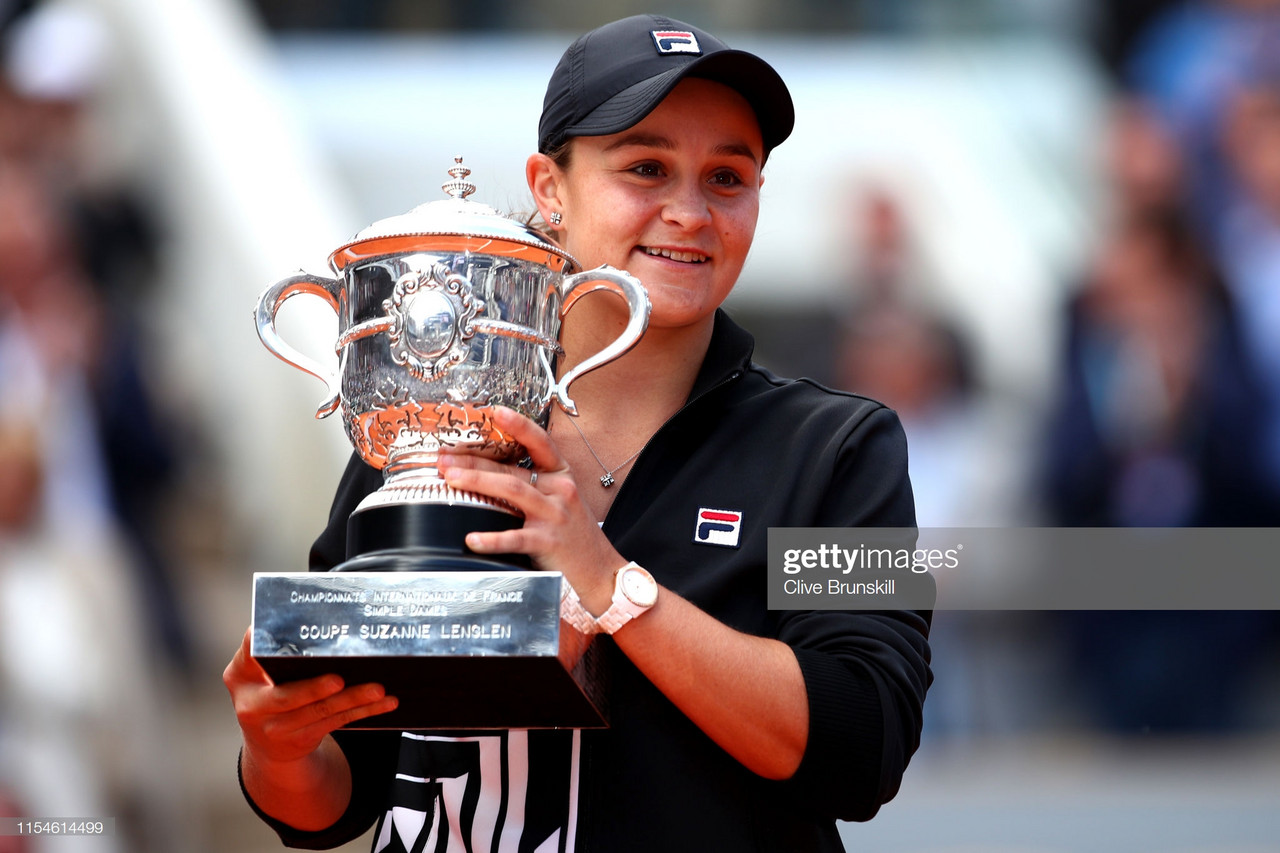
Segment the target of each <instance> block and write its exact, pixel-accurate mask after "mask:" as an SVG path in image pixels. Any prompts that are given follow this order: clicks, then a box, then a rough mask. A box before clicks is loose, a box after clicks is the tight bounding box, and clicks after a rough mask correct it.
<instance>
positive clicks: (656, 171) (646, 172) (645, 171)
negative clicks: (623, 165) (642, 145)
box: [631, 163, 662, 178]
mask: <svg viewBox="0 0 1280 853" xmlns="http://www.w3.org/2000/svg"><path fill="white" fill-rule="evenodd" d="M631 171H633V172H635V173H636V174H637V175H640V176H642V177H645V178H656V177H658V176H660V175H661V174H662V167H661V166H659V165H658V164H657V163H641V164H640V165H638V166H635V167H633V168H632V169H631Z"/></svg>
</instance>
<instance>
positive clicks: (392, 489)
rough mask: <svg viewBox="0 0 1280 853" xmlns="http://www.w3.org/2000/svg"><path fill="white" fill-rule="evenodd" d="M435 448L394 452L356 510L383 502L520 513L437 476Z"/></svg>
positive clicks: (508, 513) (438, 473)
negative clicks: (379, 480) (380, 478)
mask: <svg viewBox="0 0 1280 853" xmlns="http://www.w3.org/2000/svg"><path fill="white" fill-rule="evenodd" d="M436 459H437V453H436V451H435V450H422V449H414V450H408V451H403V452H400V453H394V454H393V455H392V456H391V458H390V459H389V460H388V462H387V465H386V467H384V468H383V469H382V474H383V477H384V481H383V484H382V486H381V487H380V488H378V489H377V490H376V491H374V492H371V493H370V494H368V495H366V496H365V498H364V500H362V501H361V502H360V505H359V506H357V507H356V510H355V511H356V512H360V511H361V510H366V509H373V508H374V507H383V506H401V505H405V504H443V505H445V506H473V507H479V508H483V509H488V510H497V511H498V512H503V513H506V514H507V515H514V516H516V517H517V518H519V517H521V515H520V512H519V510H517V509H516V508H515V507H513V506H511V505H510V504H509V503H507V502H506V501H502V500H498V499H497V498H491V497H488V496H487V495H478V494H475V493H474V492H466V491H463V490H461V489H455V488H453V487H452V486H450V485H449V484H448V483H446V482H445V481H444V480H443V479H442V478H441V477H440V471H439V469H438V468H437V467H436Z"/></svg>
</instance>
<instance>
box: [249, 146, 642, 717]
mask: <svg viewBox="0 0 1280 853" xmlns="http://www.w3.org/2000/svg"><path fill="white" fill-rule="evenodd" d="M469 174H470V170H469V169H467V168H465V167H464V166H463V165H462V158H461V157H458V158H455V162H454V166H453V167H452V168H451V169H449V175H450V180H449V181H447V182H445V183H444V185H443V189H444V191H445V193H446V195H447V198H445V199H441V200H438V201H433V202H428V203H426V204H423V205H420V206H418V207H416V208H414V209H413V210H411V211H409V212H408V213H405V214H402V215H399V216H394V217H391V218H389V219H383V220H379V221H378V222H375V223H373V224H372V225H370V226H368V227H367V228H365V229H363V230H362V231H360V232H359V233H358V234H356V235H355V237H354V238H352V239H351V240H350V241H348V242H347V243H345V244H343V245H342V246H340V247H339V248H337V249H336V250H335V251H334V252H333V253H332V254H331V255H330V257H329V265H330V267H331V268H332V270H333V272H334V277H332V278H329V277H322V276H315V275H310V274H308V273H299V274H297V275H293V276H290V277H288V278H285V279H282V280H281V281H278V282H276V283H275V284H273V285H271V286H270V287H268V288H267V289H266V290H265V291H264V292H263V293H262V295H261V296H260V297H259V299H258V303H257V308H256V312H255V320H256V324H257V329H258V335H259V337H260V338H261V340H262V343H263V344H264V345H265V346H266V348H267V349H268V350H270V351H271V352H272V353H274V354H275V355H276V356H278V357H279V358H281V359H282V360H284V361H285V362H287V363H288V364H290V365H292V366H293V367H295V368H297V369H299V370H302V371H304V372H306V373H310V374H312V375H314V376H316V377H318V378H319V379H321V380H322V381H323V382H324V383H325V385H326V388H327V394H326V397H325V398H324V400H322V401H321V403H320V405H319V407H318V408H317V410H316V416H317V417H318V418H323V417H327V416H329V415H331V414H333V413H334V412H336V411H338V410H339V409H340V410H341V412H342V419H343V425H344V427H345V430H346V433H347V436H348V438H349V439H350V441H351V444H352V446H353V447H354V448H355V450H356V452H357V453H358V454H359V455H360V457H361V458H362V459H363V460H364V461H365V462H366V463H368V464H369V465H370V466H372V467H374V468H376V469H379V470H381V471H382V472H383V484H382V486H381V487H380V488H379V489H377V490H376V491H374V492H372V493H371V494H369V495H368V496H367V497H366V498H364V500H363V501H361V503H360V505H359V506H358V507H357V508H356V510H355V511H354V512H353V513H352V515H351V518H350V519H349V521H348V528H347V529H348V545H347V560H346V561H345V562H344V563H342V564H341V565H339V566H337V567H336V568H335V569H334V570H333V572H336V573H339V574H346V575H349V576H350V577H349V578H348V581H350V582H351V583H355V584H356V586H355V587H351V586H350V585H349V584H348V583H347V581H344V586H343V587H342V589H343V592H342V594H341V595H339V594H336V593H334V592H333V589H334V587H333V584H334V583H335V582H336V580H335V579H334V578H332V577H331V578H329V579H327V580H326V579H324V576H323V574H321V575H319V576H312V575H306V574H304V575H290V574H288V573H272V574H270V575H269V576H268V575H266V574H262V575H258V576H255V605H254V634H253V636H254V639H253V653H254V657H255V658H257V659H259V661H260V662H261V663H263V665H264V667H266V668H267V671H268V673H271V674H272V675H273V677H276V673H280V677H288V678H292V677H304V676H306V675H309V674H320V673H321V672H330V671H336V672H338V673H339V674H344V673H346V672H351V673H352V674H354V675H357V677H358V676H359V675H360V674H367V673H369V672H371V671H378V672H383V671H384V670H385V669H387V668H386V667H384V666H381V665H380V664H384V663H385V661H382V660H381V659H382V658H386V657H390V658H396V659H398V660H401V661H402V662H404V661H416V662H418V663H420V664H421V665H415V666H406V667H401V668H402V669H404V670H406V671H410V672H414V673H416V675H415V676H414V677H417V678H421V677H428V678H435V679H436V680H437V686H439V684H440V681H439V679H440V678H442V677H445V676H446V675H447V678H448V680H449V683H450V684H451V685H452V684H456V683H458V677H457V673H459V672H463V673H465V672H468V671H476V672H478V671H481V670H482V669H483V666H489V667H492V666H493V665H494V664H495V661H494V660H488V661H487V662H486V663H485V664H484V665H483V666H482V664H481V663H479V662H478V661H477V660H476V659H479V658H502V659H504V668H502V669H500V670H492V669H490V670H488V671H500V672H502V673H504V675H503V678H504V679H506V678H509V677H510V672H511V671H512V668H513V667H514V668H515V669H517V670H518V669H521V668H524V669H527V670H529V671H530V672H533V671H534V670H536V667H533V666H526V665H525V664H523V663H520V662H519V661H518V660H515V659H531V658H536V657H542V658H547V657H550V658H551V659H552V660H554V661H556V662H557V664H558V666H559V667H560V668H561V669H563V670H565V671H571V670H572V671H577V670H581V669H582V668H583V665H584V663H585V658H584V655H583V654H582V652H583V644H582V643H580V642H577V641H570V640H571V638H570V640H566V639H565V638H563V637H561V636H560V633H561V632H566V631H567V632H572V628H569V627H568V626H567V625H561V624H558V622H559V618H558V606H557V607H555V608H553V609H555V612H554V613H550V611H548V610H547V608H546V607H534V606H533V605H532V603H531V602H534V601H538V602H546V601H547V600H551V601H552V602H553V604H557V605H558V602H559V600H560V596H561V592H562V591H563V578H562V577H561V576H560V575H559V574H558V573H550V572H530V571H519V570H521V569H526V568H527V567H528V561H527V559H525V558H523V557H521V556H519V555H507V556H498V557H493V556H481V555H477V554H474V553H472V552H470V551H469V550H468V549H467V548H466V546H465V544H464V538H465V536H466V534H467V532H469V531H471V530H501V529H509V528H512V527H518V526H519V525H520V524H521V523H522V522H523V519H522V518H521V517H520V514H519V511H518V510H516V509H515V508H514V507H511V506H509V505H507V504H506V503H505V502H503V501H500V500H496V499H494V498H491V497H488V496H485V495H479V494H472V493H469V492H464V491H460V490H458V489H454V488H451V487H450V486H448V485H447V484H446V483H445V482H444V481H443V480H442V479H441V478H440V476H439V472H438V470H437V468H436V460H437V455H438V453H439V451H440V450H441V448H446V447H448V448H462V449H465V450H466V451H467V452H472V453H477V454H481V455H485V456H489V457H491V458H494V459H502V460H511V459H518V458H520V457H521V456H523V454H524V451H523V449H522V448H521V447H520V446H519V445H518V444H517V443H516V442H515V441H513V440H512V439H511V438H510V437H509V436H507V435H505V434H503V432H502V431H501V430H499V429H497V428H496V427H495V426H494V424H493V421H492V417H491V413H492V410H493V407H494V406H507V407H509V408H512V409H515V410H516V411H518V412H520V413H522V414H524V415H526V416H527V417H530V418H532V419H534V420H536V421H538V422H539V423H542V424H544V425H545V423H546V418H547V415H548V414H549V411H550V406H551V405H552V403H553V402H554V403H556V404H558V405H560V406H561V407H562V408H563V409H564V410H565V411H566V412H567V413H569V414H570V415H576V414H577V409H576V407H575V406H574V403H573V400H572V398H571V397H570V394H569V388H570V385H571V384H572V383H573V382H574V381H575V380H576V379H577V378H578V377H580V376H582V375H583V374H585V373H587V372H589V371H591V370H594V369H595V368H597V367H600V366H601V365H604V364H607V363H609V362H610V361H613V360H614V359H616V358H618V357H619V356H621V355H623V354H624V353H626V352H627V351H628V350H629V349H630V348H631V347H633V346H634V345H635V344H636V343H637V342H638V341H639V340H640V338H641V336H642V335H643V334H644V332H645V329H646V327H647V324H648V318H649V298H648V294H647V292H646V291H645V289H644V287H643V286H642V285H641V283H640V282H639V281H638V280H637V279H636V278H634V277H633V276H631V275H629V274H628V273H626V272H623V271H620V270H615V269H613V268H610V267H607V266H604V267H600V268H598V269H594V270H587V271H583V270H582V269H581V266H580V265H579V264H578V262H577V261H576V260H574V258H572V257H571V256H570V255H569V254H568V253H566V252H565V251H564V249H562V248H561V247H560V246H558V245H557V244H555V243H554V242H552V241H551V240H549V239H548V238H547V237H546V236H544V235H543V234H542V233H540V232H539V231H537V230H536V229H534V228H533V227H531V226H529V225H527V224H525V223H522V222H519V221H517V220H514V219H511V218H508V217H506V216H503V215H501V214H499V213H498V212H497V211H495V210H494V209H493V208H491V207H489V206H487V205H484V204H480V203H477V202H473V201H470V200H469V199H468V196H470V195H471V194H472V193H473V192H474V191H475V186H474V184H471V183H469V182H468V181H467V180H466V178H467V176H468V175H469ZM600 291H605V292H610V293H613V294H615V295H616V296H618V297H620V298H621V299H622V300H624V301H625V303H626V304H627V307H628V311H629V319H628V323H627V325H626V327H625V328H624V330H623V331H622V333H621V334H620V335H619V336H618V337H617V338H616V339H615V340H613V341H612V342H611V343H610V344H608V345H607V346H606V347H605V348H604V349H602V350H600V351H599V352H597V353H595V354H593V355H591V356H590V357H588V358H586V359H584V360H583V361H581V362H580V363H578V364H576V365H574V366H573V367H572V368H571V369H569V370H567V371H565V372H564V373H563V375H561V376H559V377H557V374H556V360H557V357H558V356H560V355H561V354H562V350H561V348H560V345H559V341H558V338H559V332H560V325H561V322H562V320H563V318H564V316H565V315H566V314H567V312H568V311H569V310H570V309H571V308H572V307H573V305H575V304H576V303H577V300H579V299H581V298H582V297H583V296H585V295H587V294H589V293H595V292H600ZM299 295H311V296H316V297H319V298H321V299H323V300H325V302H326V303H328V304H329V305H330V306H331V307H332V308H333V310H334V312H335V313H336V314H337V317H338V333H337V339H336V341H335V350H336V352H337V355H338V367H337V371H336V372H335V371H332V370H330V369H329V368H327V367H325V366H324V365H321V364H319V363H318V362H316V361H314V360H312V359H310V358H308V357H307V356H305V355H303V354H302V353H300V352H298V351H297V350H295V349H294V348H293V347H291V346H290V345H289V344H288V343H287V342H285V341H284V340H283V339H282V338H281V336H280V335H279V334H278V332H277V330H276V315H277V313H278V312H279V310H280V308H281V306H282V305H283V304H284V303H285V302H286V301H288V300H289V299H291V298H293V297H295V296H299ZM387 572H397V573H400V572H408V573H412V574H413V577H412V578H408V579H406V578H400V579H397V580H395V581H394V582H393V581H392V580H391V579H390V578H388V577H387V576H386V574H385V573H387ZM449 573H454V574H455V576H454V577H446V576H445V575H447V574H449ZM458 575H460V576H458ZM282 576H283V579H282ZM326 584H327V585H326ZM406 584H408V585H409V586H408V587H406V586H405V585H406ZM494 584H498V587H494V586H493V585H494ZM552 584H554V585H555V586H554V588H553V587H552V586H551V585H552ZM495 588H500V590H501V591H500V593H494V592H493V589H495ZM390 601H399V602H400V603H404V602H406V601H409V602H412V601H430V602H434V604H435V605H436V606H433V607H425V608H417V609H415V608H412V607H410V608H408V609H407V610H404V608H402V610H404V621H403V622H402V623H397V624H399V625H400V627H399V628H398V629H397V630H396V631H395V632H394V633H395V635H396V636H395V637H394V638H389V637H387V636H386V630H385V628H384V627H382V626H385V625H386V624H387V622H386V619H387V617H388V613H389V612H390V611H389V610H388V608H387V607H379V606H376V605H382V604H386V603H387V602H390ZM318 604H319V605H323V607H322V608H321V610H320V611H317V609H316V605H318ZM303 605H305V606H303ZM526 605H527V606H526ZM451 607H452V614H451V612H450V608H451ZM535 611H536V612H537V613H538V614H542V615H536V616H535V615H533V614H534V612H535ZM463 613H465V619H464V621H463V622H458V621H457V620H458V619H460V618H464V617H463V616H461V615H460V614H463ZM548 613H550V615H546V614H548ZM371 618H372V619H375V620H381V621H375V622H370V621H369V619H371ZM433 620H434V621H433ZM552 622H555V623H557V624H551V623H552ZM460 625H461V626H462V627H461V628H460V627H459V626H460ZM526 629H527V636H525V637H524V639H522V635H521V634H520V632H521V631H525V630H526ZM433 631H434V633H433ZM459 632H462V633H464V634H466V637H465V638H464V639H466V640H468V642H466V643H465V644H459V643H457V642H454V641H456V640H458V639H459V636H458V633H459ZM386 639H395V640H396V642H394V643H392V642H380V640H386ZM476 639H479V640H480V641H481V642H472V640H476ZM490 640H492V641H493V642H488V641H490ZM535 647H536V649H537V651H535ZM586 657H589V655H588V656H586ZM304 659H306V660H304ZM432 661H434V664H432V663H431V662H432ZM468 661H471V663H468ZM513 661H515V662H513ZM446 662H447V663H446ZM326 666H327V667H328V668H327V669H326V668H325V667H326ZM273 667H274V668H275V672H273ZM424 667H425V668H424ZM469 668H470V669H469ZM392 670H394V668H392V669H391V670H388V671H392ZM579 676H581V677H579ZM574 678H575V680H576V681H578V682H582V680H583V678H585V676H584V675H583V674H582V673H578V675H576V676H574ZM541 679H542V676H540V675H534V676H532V677H530V678H528V679H526V681H527V682H528V684H527V690H522V691H519V692H524V693H528V692H534V693H537V692H539V691H538V689H537V684H538V683H539V682H540V681H541ZM465 680H466V679H463V681H465ZM549 680H550V681H557V680H560V679H558V678H552V679H549ZM421 683H422V682H420V681H418V682H414V681H412V680H405V681H404V684H403V686H404V688H405V690H410V691H412V690H413V689H415V687H414V685H415V684H421ZM396 686H397V685H395V684H388V685H387V687H388V690H389V691H393V692H395V690H394V689H395V688H396ZM588 687H589V685H586V684H584V683H578V685H577V688H578V690H579V692H581V693H584V694H585V693H588V692H590V691H589V690H588ZM405 690H400V691H398V695H400V696H401V707H400V709H399V711H398V712H397V714H396V715H395V716H396V720H395V724H396V725H395V727H406V721H407V722H408V723H409V724H412V725H414V726H419V727H430V728H434V727H437V726H438V725H448V726H450V727H468V726H467V719H468V717H467V713H468V709H467V708H466V707H465V706H467V705H468V704H469V703H467V702H466V700H465V696H466V695H467V694H468V691H467V690H458V691H455V692H457V693H458V695H459V696H460V697H462V698H459V699H457V700H456V701H455V702H453V703H452V704H453V705H454V706H455V707H454V709H453V710H452V711H451V712H450V714H449V717H448V720H447V721H445V722H443V723H442V722H441V721H440V720H438V719H436V717H437V716H438V715H434V716H433V715H432V714H431V713H428V712H426V711H425V710H424V709H421V708H415V707H413V706H414V705H415V703H414V702H413V701H410V703H409V704H410V707H409V708H406V705H405V698H406V696H405ZM436 692H437V694H438V693H439V691H438V690H437V691H436ZM470 692H472V693H476V694H477V695H479V694H480V692H481V691H479V689H478V688H476V689H475V690H471V691H470ZM513 692H517V691H513ZM549 692H554V691H549ZM570 692H572V691H570ZM587 698H588V699H589V701H590V702H591V703H592V704H593V705H594V704H596V700H595V698H593V697H589V696H588V697H587ZM570 700H572V701H576V699H575V698H574V697H570ZM570 703H572V702H570ZM421 704H422V705H424V706H427V705H431V704H433V703H431V702H429V701H427V700H426V698H425V697H424V700H423V702H422V703H421ZM470 704H473V705H474V707H472V708H470V713H471V715H472V716H471V718H474V719H479V718H483V719H484V720H486V721H487V722H486V723H485V724H484V726H483V727H493V726H495V725H496V726H502V727H512V728H515V727H526V726H530V727H532V726H540V725H569V724H571V723H566V722H562V721H558V720H559V718H558V717H557V714H558V713H559V710H558V709H560V708H561V707H562V706H563V704H564V703H562V702H560V700H557V699H555V698H554V697H550V698H548V699H547V701H546V702H545V703H544V704H545V705H546V707H545V708H543V709H541V710H534V711H530V709H532V708H533V706H534V705H536V704H537V702H532V703H531V702H530V701H529V698H528V696H527V695H526V696H522V697H521V699H520V701H519V702H515V701H513V702H512V703H511V704H512V706H513V708H512V711H511V713H510V714H507V713H505V712H503V711H501V710H500V709H499V710H497V711H495V705H494V701H493V699H492V697H489V698H488V699H486V700H485V701H484V702H483V703H479V702H477V703H470ZM481 706H482V707H481ZM459 708H461V713H459ZM520 708H523V709H525V710H523V711H521V710H519V709H520ZM575 713H576V712H575ZM567 716H568V717H572V716H574V714H572V713H571V714H568V715H567ZM581 716H582V715H581V714H579V715H578V717H581ZM586 716H587V717H590V716H591V715H590V714H587V715H586ZM459 717H461V718H462V719H461V720H460V719H458V718H459ZM575 719H576V718H575ZM530 720H534V722H530ZM576 724H581V722H580V720H579V722H578V723H576ZM389 725H390V723H388V726H389Z"/></svg>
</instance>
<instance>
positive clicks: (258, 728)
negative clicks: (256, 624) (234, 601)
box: [222, 632, 399, 761]
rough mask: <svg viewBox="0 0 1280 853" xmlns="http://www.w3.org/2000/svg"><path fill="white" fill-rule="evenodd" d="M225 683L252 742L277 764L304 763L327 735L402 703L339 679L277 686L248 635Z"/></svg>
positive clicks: (379, 689)
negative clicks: (252, 652)
mask: <svg viewBox="0 0 1280 853" xmlns="http://www.w3.org/2000/svg"><path fill="white" fill-rule="evenodd" d="M222 680H223V683H224V684H225V685H226V687H227V690H228V691H229V692H230V693H231V702H232V705H233V706H234V707H235V712H236V719H237V720H238V721H239V723H240V729H241V731H242V732H243V734H244V738H245V741H246V743H248V744H250V745H252V747H253V749H254V751H255V754H257V755H259V756H261V757H263V758H267V759H270V760H275V761H290V760H294V759H297V758H301V757H303V756H305V755H307V754H309V753H310V752H311V751H312V750H314V749H316V748H317V747H318V746H319V745H320V741H321V740H323V739H324V736H325V735H326V734H328V733H330V732H332V731H334V730H336V729H339V728H342V727H343V726H345V725H349V724H351V723H353V722H355V721H357V720H362V719H365V718H367V717H372V716H375V715H377V714H384V713H386V712H388V711H391V710H394V709H395V708H396V707H397V705H398V704H399V702H398V701H397V699H396V698H395V697H394V696H387V695H386V691H385V690H384V689H383V687H382V685H380V684H358V685H355V686H353V687H347V686H346V685H345V684H344V683H343V680H342V678H341V677H340V676H337V675H321V676H317V677H315V678H308V679H304V680H302V681H294V682H290V683H287V684H275V683H273V682H272V681H271V679H270V677H269V676H268V675H267V674H266V672H265V671H264V670H263V669H262V667H261V666H259V665H258V663H257V661H255V660H254V659H253V657H252V656H251V655H250V649H249V633H248V632H246V633H245V638H244V640H243V641H242V642H241V645H240V648H239V649H238V650H237V651H236V654H235V656H234V657H233V658H232V660H231V663H229V664H228V665H227V668H226V669H225V670H224V671H223V675H222Z"/></svg>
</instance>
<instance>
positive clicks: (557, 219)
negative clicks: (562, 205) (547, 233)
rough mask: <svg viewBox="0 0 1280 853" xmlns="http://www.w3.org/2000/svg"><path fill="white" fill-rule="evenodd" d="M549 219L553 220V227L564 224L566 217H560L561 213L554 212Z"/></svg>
mask: <svg viewBox="0 0 1280 853" xmlns="http://www.w3.org/2000/svg"><path fill="white" fill-rule="evenodd" d="M547 218H548V219H549V220H551V224H552V225H559V224H560V223H561V222H564V217H563V216H561V215H560V212H559V211H553V212H552V214H551V215H550V216H549V217H547Z"/></svg>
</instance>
